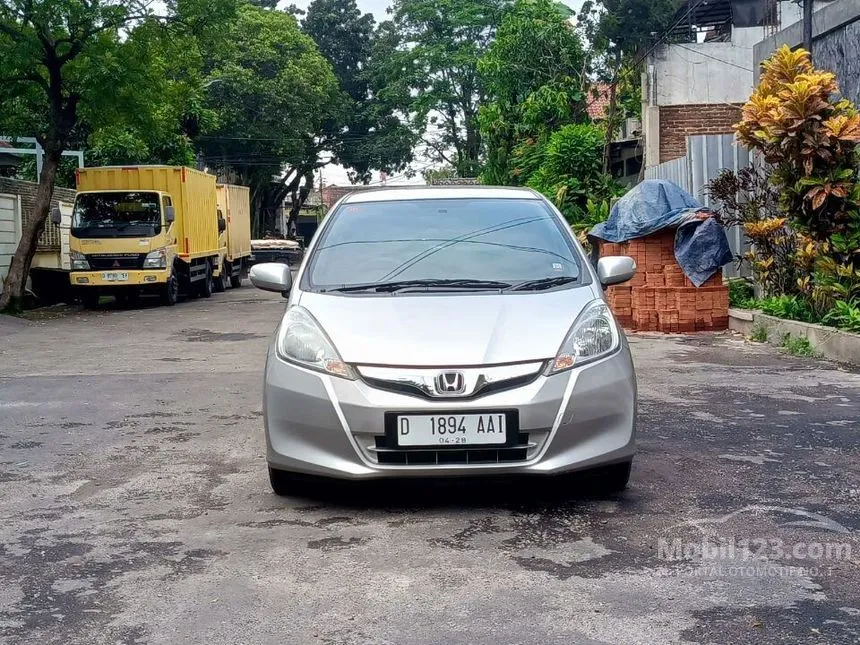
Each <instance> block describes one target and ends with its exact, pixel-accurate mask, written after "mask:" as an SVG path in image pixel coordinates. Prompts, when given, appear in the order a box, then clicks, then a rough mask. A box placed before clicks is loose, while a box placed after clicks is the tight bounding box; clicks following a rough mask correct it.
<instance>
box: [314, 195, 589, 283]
mask: <svg viewBox="0 0 860 645" xmlns="http://www.w3.org/2000/svg"><path fill="white" fill-rule="evenodd" d="M322 234H323V237H322V238H320V241H319V244H317V246H316V247H315V249H314V251H313V256H312V258H311V259H310V262H309V270H308V274H307V281H308V285H307V286H308V287H309V288H311V289H326V288H334V287H340V286H344V285H347V286H348V285H354V284H365V283H385V282H392V281H399V280H459V279H463V280H493V281H501V282H508V283H512V284H513V283H518V282H524V281H530V280H540V279H544V278H555V277H564V276H570V277H574V278H579V277H580V265H579V258H578V253H577V251H576V250H575V248H574V246H573V244H572V243H571V240H570V238H569V235H568V234H567V233H566V232H565V231H564V230H563V229H562V224H561V223H560V222H559V220H558V218H557V217H556V216H555V214H554V213H553V212H552V211H551V210H550V209H549V208H548V207H547V206H546V204H544V203H543V202H542V201H541V200H537V199H487V198H482V199H432V200H429V199H426V200H411V201H408V200H407V201H389V202H362V203H356V204H350V203H346V204H343V205H342V206H341V207H339V208H338V210H337V211H336V212H335V213H333V214H332V216H331V219H330V221H329V222H328V225H327V226H326V227H325V229H324V231H323V232H322Z"/></svg>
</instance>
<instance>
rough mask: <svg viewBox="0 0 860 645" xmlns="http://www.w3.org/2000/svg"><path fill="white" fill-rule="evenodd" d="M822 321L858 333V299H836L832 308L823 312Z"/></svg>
mask: <svg viewBox="0 0 860 645" xmlns="http://www.w3.org/2000/svg"><path fill="white" fill-rule="evenodd" d="M822 322H823V323H824V324H826V325H833V326H834V327H839V328H841V329H846V330H848V331H851V332H855V333H860V300H854V301H852V302H845V301H843V300H839V301H837V302H836V303H835V304H834V307H833V309H832V310H831V311H829V312H828V313H827V314H825V316H824V318H823V319H822Z"/></svg>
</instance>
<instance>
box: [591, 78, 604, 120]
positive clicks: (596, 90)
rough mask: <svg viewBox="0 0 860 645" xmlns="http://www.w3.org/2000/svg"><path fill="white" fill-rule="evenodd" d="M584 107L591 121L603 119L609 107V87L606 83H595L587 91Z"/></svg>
mask: <svg viewBox="0 0 860 645" xmlns="http://www.w3.org/2000/svg"><path fill="white" fill-rule="evenodd" d="M585 107H586V110H587V111H588V116H589V118H591V119H592V120H596V119H602V118H604V117H605V116H606V110H607V108H608V107H609V85H608V84H607V83H595V84H594V85H593V86H592V87H591V89H590V90H588V95H587V96H586V98H585Z"/></svg>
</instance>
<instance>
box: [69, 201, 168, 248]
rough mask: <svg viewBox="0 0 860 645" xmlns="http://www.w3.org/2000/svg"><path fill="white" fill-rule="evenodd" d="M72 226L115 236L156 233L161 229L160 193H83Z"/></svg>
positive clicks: (77, 204) (76, 205) (82, 230)
mask: <svg viewBox="0 0 860 645" xmlns="http://www.w3.org/2000/svg"><path fill="white" fill-rule="evenodd" d="M72 228H73V229H75V230H76V233H80V232H86V231H88V230H89V231H91V232H94V233H96V234H104V235H112V236H118V237H122V236H132V237H136V236H138V235H156V234H157V233H159V232H160V230H161V207H160V205H159V197H158V193H149V192H110V193H80V194H78V196H77V198H76V199H75V210H74V212H73V214H72Z"/></svg>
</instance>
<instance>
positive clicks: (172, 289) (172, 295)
mask: <svg viewBox="0 0 860 645" xmlns="http://www.w3.org/2000/svg"><path fill="white" fill-rule="evenodd" d="M159 296H160V297H161V304H163V305H165V306H167V307H172V306H173V305H175V304H176V301H177V300H178V299H179V278H177V277H176V272H175V271H174V272H172V273H171V274H170V277H169V278H168V279H167V282H166V283H165V284H164V286H163V287H161V293H160V294H159Z"/></svg>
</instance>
